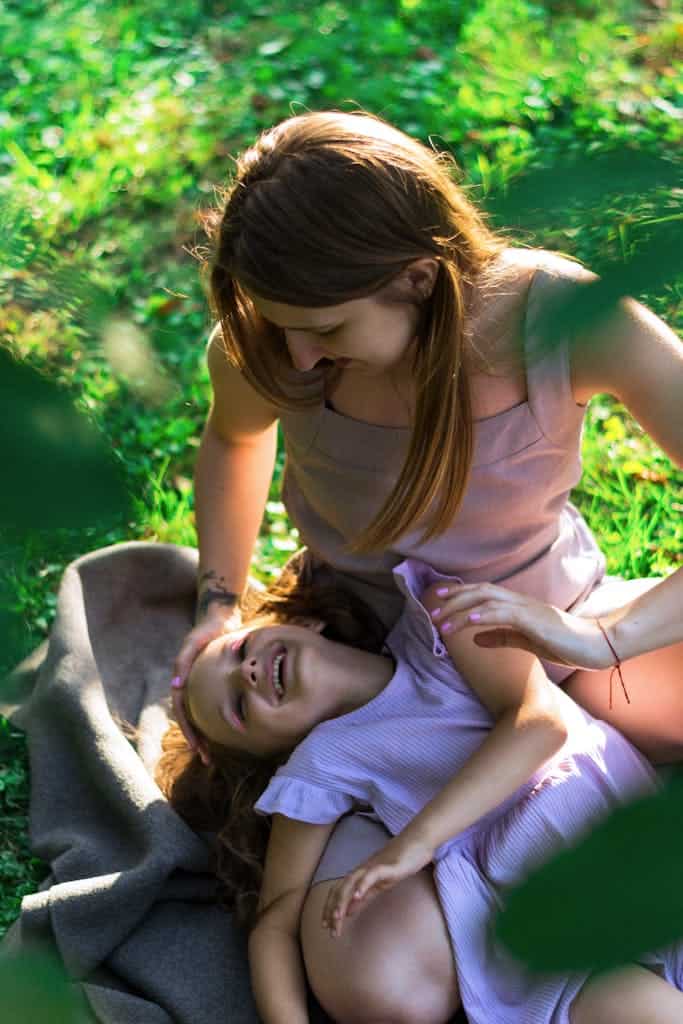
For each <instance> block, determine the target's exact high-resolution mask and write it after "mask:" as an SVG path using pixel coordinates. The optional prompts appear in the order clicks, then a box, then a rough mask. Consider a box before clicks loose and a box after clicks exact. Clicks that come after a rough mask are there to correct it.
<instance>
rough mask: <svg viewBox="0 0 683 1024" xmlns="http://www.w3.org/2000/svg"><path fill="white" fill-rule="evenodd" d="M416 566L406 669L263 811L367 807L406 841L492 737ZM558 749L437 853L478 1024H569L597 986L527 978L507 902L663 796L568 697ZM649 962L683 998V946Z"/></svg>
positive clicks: (301, 766) (640, 762)
mask: <svg viewBox="0 0 683 1024" xmlns="http://www.w3.org/2000/svg"><path fill="white" fill-rule="evenodd" d="M452 578H453V577H449V576H447V575H445V574H443V573H440V572H437V571H436V570H434V569H432V568H430V567H428V566H426V565H424V564H423V563H421V562H418V561H415V560H413V559H407V560H405V561H404V562H402V563H401V564H400V565H398V566H397V567H396V568H395V569H394V579H395V582H396V584H397V586H398V587H399V589H400V590H401V591H402V592H403V594H404V595H405V597H406V602H405V606H404V610H403V613H402V614H401V617H400V618H399V620H398V622H397V623H396V625H395V626H394V628H393V630H392V631H391V633H390V635H389V637H388V638H387V646H388V648H389V650H390V651H391V653H392V655H393V657H394V659H395V661H396V671H395V674H394V676H393V677H392V679H391V680H390V682H389V683H388V685H387V686H386V687H385V688H384V690H382V691H381V693H379V694H378V696H377V697H375V698H374V699H373V700H371V701H370V702H369V703H367V704H365V705H363V706H362V707H360V708H357V709H356V710H355V711H352V712H350V713H348V714H345V715H342V716H340V717H338V718H334V719H330V720H328V721H325V722H322V723H321V724H320V725H318V726H317V727H316V728H315V729H314V730H313V731H312V732H311V733H310V734H309V735H308V736H307V737H306V738H305V739H304V740H303V741H302V742H301V743H300V744H299V746H298V747H297V748H296V750H295V751H294V753H293V754H292V756H291V757H290V759H289V761H288V762H287V764H285V765H284V766H283V767H282V768H280V769H279V770H278V772H277V773H276V775H275V776H274V777H273V779H272V780H271V782H270V784H269V785H268V787H267V789H266V790H265V792H264V793H263V795H262V796H261V797H260V799H259V800H258V802H257V804H256V809H257V810H258V811H260V812H261V813H264V814H273V813H275V812H277V813H280V814H283V815H286V816H287V817H290V818H293V819H296V820H299V821H308V822H311V823H318V824H320V823H327V822H331V821H335V820H336V819H338V818H339V817H340V816H341V815H343V814H346V813H347V812H349V811H353V810H355V809H358V808H359V807H360V808H362V807H365V806H367V805H369V806H370V807H371V808H372V809H373V810H374V811H375V812H376V814H377V815H378V817H379V819H380V821H381V822H382V823H383V824H384V825H385V826H386V828H387V829H388V830H389V832H390V833H391V834H392V835H395V834H396V833H398V832H400V831H401V829H403V828H404V827H405V826H406V825H407V824H408V822H409V821H410V820H411V819H412V818H413V817H414V816H415V815H416V814H417V813H418V812H419V811H420V810H421V808H422V807H423V806H424V805H425V804H426V803H427V802H428V801H429V800H430V799H431V798H432V797H433V796H434V795H435V794H436V793H437V792H438V791H439V790H440V789H441V788H442V787H443V785H444V784H445V783H446V782H447V781H448V780H449V779H450V778H451V777H452V776H454V775H455V774H456V773H457V772H458V771H459V770H460V769H461V768H462V766H463V765H464V764H465V762H466V761H467V760H468V759H469V757H470V756H471V755H472V754H473V752H474V751H475V750H476V749H477V748H478V747H479V746H480V745H481V743H482V742H483V741H484V739H485V738H486V736H487V734H488V733H489V731H490V729H491V728H492V726H493V724H494V720H493V718H492V716H491V714H490V713H489V712H488V710H487V709H486V708H485V707H484V705H483V704H482V703H481V702H480V700H479V699H478V698H477V696H476V695H475V694H474V692H473V691H472V690H471V689H470V688H469V687H468V686H467V684H466V683H465V681H464V679H463V678H462V677H461V676H460V675H459V673H458V672H457V670H456V669H455V667H454V665H453V663H452V661H451V660H450V658H449V657H448V654H447V652H446V650H445V648H444V646H443V644H442V642H441V640H440V638H439V635H438V633H437V631H436V629H435V628H434V626H433V623H432V621H431V619H430V617H429V614H428V612H427V610H426V609H425V607H424V606H423V605H422V603H421V601H420V595H421V594H422V593H423V591H424V589H425V588H426V587H427V586H428V585H429V584H430V583H431V582H433V581H434V580H444V579H452ZM558 693H560V694H561V699H562V700H563V714H564V716H565V720H566V723H567V727H568V737H567V740H566V742H565V744H564V745H563V747H562V749H561V750H560V751H559V752H558V753H557V754H556V755H555V756H554V757H553V758H552V759H551V760H550V761H548V762H547V763H546V764H545V765H544V766H542V768H541V769H540V770H539V771H537V772H536V773H535V774H534V775H533V776H532V778H531V779H529V781H528V782H527V783H525V784H524V785H523V786H521V787H520V788H519V789H518V790H517V791H516V792H515V793H514V794H513V795H512V796H510V797H509V798H508V799H507V800H506V801H505V802H504V803H503V804H501V805H500V806H499V807H497V808H496V809H495V810H493V811H491V812H490V813H488V814H487V815H485V816H484V817H483V818H481V819H480V820H479V821H477V822H476V823H475V824H473V825H471V826H470V827H469V828H467V829H466V830H465V831H464V832H463V833H461V834H459V835H457V836H455V837H454V838H453V839H452V840H449V841H448V842H446V843H444V844H443V845H442V846H441V847H440V848H439V849H438V851H437V855H436V857H435V863H434V879H435V882H436V886H437V890H438V894H439V899H440V902H441V906H442V909H443V912H444V915H445V918H446V922H447V925H448V930H449V935H450V939H451V944H452V947H453V954H454V958H455V963H456V968H457V973H458V981H459V985H460V992H461V998H462V1003H463V1006H464V1008H465V1011H466V1013H467V1016H468V1020H469V1022H470V1024H569V1009H570V1006H571V1003H572V1000H573V999H574V998H575V996H576V995H577V993H578V992H579V990H580V989H581V987H582V985H583V984H584V982H585V981H586V978H587V976H588V975H587V974H585V973H572V974H542V975H539V974H530V973H529V972H527V971H526V970H525V969H524V968H523V967H522V966H521V965H520V964H519V963H517V962H516V961H515V960H514V959H513V958H512V957H510V956H509V954H507V953H506V952H505V951H504V950H503V949H502V948H501V947H500V946H499V945H498V944H497V943H495V942H494V941H493V938H492V935H491V931H490V923H491V921H492V919H493V916H494V914H495V912H496V911H497V910H498V909H499V907H500V906H501V905H502V903H503V901H504V899H505V891H506V889H507V888H508V887H509V886H511V885H514V884H515V883H516V882H518V881H520V880H521V879H523V878H524V877H525V875H526V874H528V872H529V871H530V870H531V869H532V868H533V867H534V866H536V865H537V864H539V863H541V862H542V861H544V860H547V859H548V858H549V857H550V856H552V854H553V853H554V852H556V851H557V850H559V849H560V848H563V847H565V846H567V845H569V844H571V843H573V842H575V841H576V840H577V839H578V838H579V837H580V836H581V835H582V833H584V831H586V830H587V829H590V827H591V826H592V825H594V824H595V823H596V822H598V821H599V820H600V819H602V818H604V817H605V816H606V815H607V814H608V813H609V812H610V810H612V809H614V808H616V807H617V806H618V805H619V804H621V803H623V802H627V801H628V800H629V799H630V798H633V797H635V796H637V795H639V794H642V793H647V792H652V791H654V790H656V788H657V786H658V779H657V775H656V773H655V771H654V769H653V768H652V766H651V765H650V764H649V762H648V761H646V760H645V758H644V757H643V756H642V755H641V754H640V753H639V752H638V751H637V750H636V749H635V747H633V746H632V745H631V743H629V741H628V740H626V739H625V738H624V737H623V736H622V735H621V734H620V733H619V732H617V731H616V730H615V729H613V728H612V727H611V726H609V725H607V724H606V723H604V722H600V721H597V720H595V719H593V718H592V717H591V716H590V715H589V714H588V713H587V712H585V711H584V710H583V709H582V708H580V707H579V706H578V705H577V704H575V703H574V702H573V701H572V700H571V699H570V698H569V697H566V696H565V695H564V694H563V693H562V691H560V690H558ZM643 963H646V964H647V965H648V966H650V967H652V968H653V969H655V970H656V971H657V972H658V973H659V974H661V976H662V977H664V978H665V979H666V980H667V981H669V982H671V983H672V984H674V985H676V986H677V987H678V988H682V989H683V943H679V944H676V945H674V946H670V947H667V948H666V949H664V950H661V951H657V952H654V953H652V954H648V956H647V957H645V958H644V959H643Z"/></svg>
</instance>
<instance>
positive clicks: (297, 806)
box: [254, 773, 355, 825]
mask: <svg viewBox="0 0 683 1024" xmlns="http://www.w3.org/2000/svg"><path fill="white" fill-rule="evenodd" d="M354 803H355V801H354V798H353V797H352V796H349V795H348V794H347V793H341V792H339V791H337V790H334V789H328V788H327V787H326V786H319V785H317V784H315V783H312V782H303V781H302V780H301V779H294V778H292V777H291V776H288V775H284V774H282V775H281V774H279V773H276V774H275V775H274V776H273V778H272V779H271V780H270V782H269V783H268V786H267V787H266V789H265V791H264V792H263V793H262V795H261V796H260V797H259V799H258V800H257V801H256V803H255V804H254V810H255V811H257V812H258V813H259V814H283V815H284V816H285V817H286V818H293V819H294V820H295V821H307V822H308V823H309V824H310V825H328V824H329V823H330V822H333V821H337V819H338V818H341V816H342V815H343V814H346V813H347V812H348V811H350V810H351V809H352V808H353V806H354Z"/></svg>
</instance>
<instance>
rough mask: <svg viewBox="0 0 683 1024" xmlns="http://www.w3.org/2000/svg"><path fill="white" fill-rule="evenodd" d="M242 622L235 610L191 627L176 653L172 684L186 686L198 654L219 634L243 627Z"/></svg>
mask: <svg viewBox="0 0 683 1024" xmlns="http://www.w3.org/2000/svg"><path fill="white" fill-rule="evenodd" d="M241 624H242V620H241V617H240V615H239V613H235V611H234V610H233V611H231V612H230V614H229V615H223V616H216V617H214V618H211V619H206V620H205V621H203V622H200V623H199V624H198V625H197V626H195V627H194V629H191V630H190V632H189V633H188V634H187V636H186V637H185V639H184V640H183V643H182V646H181V648H180V650H179V651H178V654H177V655H176V658H175V661H174V664H173V672H174V678H173V683H172V685H173V686H174V687H182V686H184V685H185V682H186V681H187V677H188V676H189V674H190V669H191V668H192V666H193V664H194V662H195V660H196V658H197V656H198V655H199V654H200V652H201V651H203V650H204V648H205V647H206V646H207V644H210V643H211V641H212V640H215V638H216V637H217V636H220V635H221V634H222V633H224V632H226V630H228V631H229V630H231V629H235V630H237V629H239V628H241Z"/></svg>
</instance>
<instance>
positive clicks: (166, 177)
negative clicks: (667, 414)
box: [0, 0, 683, 932]
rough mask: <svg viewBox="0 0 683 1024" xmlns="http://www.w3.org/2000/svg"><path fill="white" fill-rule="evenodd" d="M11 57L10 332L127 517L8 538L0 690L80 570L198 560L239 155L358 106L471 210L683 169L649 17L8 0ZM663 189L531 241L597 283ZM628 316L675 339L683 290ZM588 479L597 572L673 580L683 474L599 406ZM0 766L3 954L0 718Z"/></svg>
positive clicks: (263, 544) (20, 807) (273, 520)
mask: <svg viewBox="0 0 683 1024" xmlns="http://www.w3.org/2000/svg"><path fill="white" fill-rule="evenodd" d="M0 39H1V40H2V44H1V46H2V58H3V59H2V61H1V62H0V89H1V90H2V93H3V110H2V111H1V112H0V228H2V231H0V236H1V237H0V254H2V256H3V260H4V262H5V265H6V269H4V270H0V300H1V301H0V335H1V336H2V340H3V344H4V345H5V346H7V347H8V348H9V349H10V350H11V351H13V352H14V353H16V354H17V355H18V356H20V357H21V358H22V359H23V360H25V361H27V362H28V363H30V364H31V365H33V366H35V367H37V368H39V369H40V370H41V372H43V373H46V374H47V375H49V377H50V378H51V379H53V380H55V381H59V382H60V383H61V384H62V385H63V386H64V387H66V388H68V389H69V390H70V391H71V392H72V393H73V394H74V396H75V398H76V400H77V402H78V404H79V406H80V407H81V408H82V409H84V410H86V411H87V412H88V414H89V416H90V417H91V418H92V419H93V420H94V422H95V423H97V424H98V426H99V427H100V428H101V430H102V431H103V432H104V434H105V436H106V437H107V438H108V440H109V442H110V444H111V445H112V447H113V449H114V451H115V452H116V455H117V457H118V459H119V461H120V464H121V465H122V467H123V469H124V472H125V477H126V481H127V485H128V487H129V489H130V490H131V492H132V494H133V495H134V502H133V507H132V512H131V514H130V518H129V519H128V520H127V521H126V522H122V523H118V524H115V525H110V526H109V527H107V528H101V529H86V530H79V531H75V530H65V529H61V530H57V531H55V530H53V531H50V532H49V533H44V534H40V533H37V532H35V533H33V534H30V535H27V534H25V533H19V532H18V531H17V532H14V533H13V532H11V531H9V532H8V534H7V536H6V537H5V541H4V556H3V557H4V558H5V564H6V565H7V566H9V568H8V569H7V570H6V580H5V585H6V587H8V589H9V605H10V608H11V610H12V612H13V615H14V621H15V626H14V630H13V633H12V637H11V639H12V640H13V641H14V642H13V643H6V644H4V645H3V650H2V651H1V652H0V672H2V671H4V670H6V669H9V668H10V667H11V663H12V662H13V661H14V660H15V659H16V657H17V656H18V655H20V654H25V653H28V651H29V650H31V649H32V647H33V646H34V645H35V644H36V643H38V642H39V641H40V640H42V639H43V638H44V636H45V635H46V634H47V631H48V629H49V626H50V622H51V620H52V616H53V612H54V605H55V593H56V587H57V584H58V582H59V578H60V575H61V572H62V570H63V568H64V566H65V565H66V564H67V563H68V562H69V561H70V560H72V559H73V558H75V557H77V556H78V555H80V554H82V553H83V552H85V551H86V550H91V549H93V548H96V547H99V546H102V545H104V544H109V543H114V542H116V541H120V540H125V539H155V540H160V541H170V542H173V543H180V544H194V543H195V541H196V535H195V530H194V525H193V512H192V510H193V497H192V487H191V476H192V467H193V463H194V459H195V455H196V448H197V444H198V439H199V435H200V432H201V428H202V424H203V421H204V418H205V416H206V412H207V408H208V401H209V391H208V380H207V374H206V369H205V366H204V360H203V348H204V342H205V340H206V337H207V332H208V328H209V319H208V313H207V305H206V301H205V297H204V294H203V292H202V288H201V286H200V282H199V278H198V274H197V263H196V261H195V260H194V259H193V258H192V257H191V256H190V254H189V251H188V250H189V249H191V248H192V247H193V246H194V245H196V244H201V241H202V238H201V235H200V232H199V228H198V223H197V211H198V210H199V209H201V208H203V207H206V206H207V205H208V204H209V203H211V202H212V200H213V187H214V185H216V184H219V183H221V182H222V181H224V180H225V177H226V175H227V174H229V172H230V168H231V160H230V156H231V155H234V154H236V153H237V152H239V150H240V149H242V148H243V147H244V146H246V145H247V144H249V143H250V142H251V141H252V140H253V138H254V136H255V135H256V134H257V133H258V132H259V131H260V130H261V129H262V128H263V127H266V126H268V125H270V124H272V123H274V122H276V121H278V120H280V119H282V118H284V117H286V116H288V115H289V114H290V113H292V112H298V111H300V110H306V109H321V108H325V107H343V108H345V109H349V108H351V107H352V106H354V105H360V106H362V107H364V108H366V109H368V110H370V111H372V112H376V113H379V114H382V115H383V116H385V117H387V118H388V119H389V120H391V121H393V122H395V123H396V124H397V125H399V126H400V127H402V128H404V129H405V130H407V131H409V132H411V133H413V134H415V135H416V136H418V137H421V138H423V139H424V140H427V139H428V138H429V137H431V138H432V139H433V141H434V143H435V144H436V145H437V146H445V147H448V148H449V149H450V150H451V152H453V154H454V155H455V156H456V159H457V160H458V162H459V163H460V164H461V166H462V167H463V168H464V170H465V171H466V174H467V181H468V182H469V183H470V184H471V185H472V187H473V194H474V195H475V196H477V197H479V198H480V199H481V200H482V201H484V202H488V201H489V199H494V198H495V197H496V196H497V195H500V194H503V193H504V192H505V189H506V188H507V187H508V186H509V185H510V183H513V182H514V181H515V179H516V177H517V176H518V175H520V173H522V172H525V171H529V170H531V169H538V168H544V167H552V166H561V164H562V161H564V160H565V159H566V157H567V156H570V155H574V156H576V157H577V158H578V157H579V156H581V154H585V153H586V151H588V152H589V153H591V154H600V153H604V152H609V151H610V150H612V149H614V148H615V147H618V146H623V145H629V146H633V147H636V148H638V149H639V150H641V151H642V152H646V153H655V154H658V155H663V156H667V155H668V156H671V157H673V155H674V153H675V152H676V149H677V147H678V146H680V137H681V121H680V119H679V118H677V117H676V116H675V107H676V104H677V103H678V102H679V100H680V93H681V82H680V77H678V76H677V74H676V72H675V67H676V61H677V60H679V59H680V56H681V52H682V51H681V48H682V45H683V44H682V40H683V29H682V27H681V22H680V19H679V18H678V17H677V16H676V15H675V13H672V12H666V11H659V12H655V11H654V9H653V8H652V7H651V6H650V5H649V4H646V3H631V2H628V3H627V2H616V3H609V4H603V3H601V2H598V0H548V2H546V3H545V4H540V3H531V2H527V0H481V2H479V3H476V4H468V5H466V4H464V3H463V4H451V3H449V4H444V3H442V2H441V0H400V2H399V0H372V2H371V3H369V4H367V5H364V6H362V7H361V8H358V6H357V5H355V4H351V3H350V2H349V3H344V2H341V0H339V2H338V0H329V2H325V3H321V4H311V3H308V2H302V0H299V2H297V0H294V2H291V0H289V2H286V3H285V2H284V0H270V2H268V3H267V2H266V0H243V2H242V3H241V4H240V5H239V13H235V8H234V5H232V4H230V3H228V2H227V0H226V2H225V3H220V2H218V3H211V4H209V3H204V4H202V3H197V2H195V0H177V2H176V3H174V4H172V5H169V4H167V3H161V2H159V0H146V2H145V3H142V2H141V0H135V2H132V3H127V4H122V5H119V4H111V3H104V2H103V0H91V2H89V3H85V2H83V0H55V2H54V3H52V4H50V5H43V4H38V3H33V2H18V0H17V2H7V0H6V2H4V3H0ZM655 184H656V183H653V186H652V188H651V189H650V190H642V189H639V190H637V191H636V192H631V193H629V194H622V193H620V191H619V189H618V188H615V189H614V190H613V191H612V192H610V193H609V194H605V195H604V196H603V195H597V196H596V195H591V196H588V197H587V198H586V197H585V196H584V197H583V198H581V197H579V198H577V196H576V195H574V194H573V192H572V188H571V184H570V185H569V187H568V188H567V197H566V201H564V202H563V203H561V204H560V205H559V206H558V207H556V208H555V209H553V210H552V211H546V214H547V215H546V216H544V218H543V219H542V221H541V222H540V223H531V222H530V223H529V224H528V225H526V227H525V230H524V232H523V234H522V237H525V238H526V239H527V240H529V241H533V242H534V243H535V244H538V245H544V246H546V247H548V248H557V249H561V250H563V251H565V252H571V253H574V254H576V255H577V256H579V257H580V258H581V259H583V260H584V261H585V262H586V263H587V264H588V265H589V266H593V267H597V266H598V265H604V264H605V263H607V262H609V261H610V260H619V259H624V258H625V257H626V256H628V255H629V253H630V251H631V250H632V249H633V247H634V246H637V244H638V242H639V239H641V238H642V237H644V232H645V233H646V232H647V223H648V222H652V221H655V220H658V219H661V218H662V217H667V216H668V217H671V216H677V215H678V216H680V213H677V211H680V193H678V194H676V193H675V192H674V191H672V190H671V189H669V188H661V187H660V188H657V187H655ZM10 199H11V202H10ZM677 203H678V205H676V204H677ZM3 217H4V220H3ZM3 260H0V266H1V265H2V262H3ZM638 298H640V299H641V300H642V301H644V302H646V303H647V304H648V305H649V306H650V307H651V308H652V309H653V310H654V311H655V312H657V313H659V314H660V315H661V316H663V317H664V318H665V319H666V320H667V321H668V322H669V323H670V324H672V326H674V327H680V324H681V315H682V314H681V282H680V280H677V281H666V282H664V283H662V284H661V286H658V287H657V288H656V289H655V290H653V291H652V292H651V293H643V294H639V295H638ZM114 314H115V315H116V316H117V317H119V318H120V319H121V320H123V321H124V322H125V323H126V324H127V325H128V326H127V328H126V330H127V331H128V332H129V334H130V333H131V332H132V333H133V335H134V338H135V339H137V349H136V351H138V352H139V351H143V352H144V353H145V360H144V361H143V362H142V363H140V364H138V365H136V366H135V367H132V366H131V363H130V359H128V360H127V361H126V359H125V358H124V359H123V361H121V360H118V361H117V359H116V353H117V351H118V352H119V354H120V352H121V338H120V335H119V336H117V337H118V338H119V344H118V347H117V345H114V344H112V335H111V332H109V333H107V332H104V331H103V326H104V325H105V323H107V322H108V320H109V319H110V318H111V317H112V316H113V315H114ZM124 341H125V339H124ZM125 351H126V350H125V348H124V354H125ZM584 456H585V474H584V478H583V481H582V484H581V487H580V488H579V489H578V490H577V492H576V493H575V495H574V500H575V501H576V502H577V504H578V505H579V507H580V508H581V509H582V511H583V512H584V513H585V515H586V517H587V518H588V521H589V523H590V524H591V526H592V527H593V529H594V531H595V532H596V534H597V536H598V538H599V540H600V542H601V544H602V547H603V549H604V551H605V553H606V555H607V558H608V568H609V571H610V572H615V573H623V574H625V575H626V576H640V575H646V574H649V573H664V572H667V571H670V570H671V569H672V568H674V567H675V566H676V565H678V564H679V563H680V561H681V558H682V555H681V551H682V549H683V544H682V527H681V515H680V513H681V510H682V509H683V485H682V481H681V475H680V473H676V472H675V471H674V469H673V467H672V466H671V463H670V462H669V461H668V459H667V458H666V457H665V456H664V455H663V453H662V452H661V451H659V450H658V449H657V447H656V446H655V445H654V444H652V443H651V442H650V441H649V440H648V439H647V438H646V437H644V436H643V434H642V432H641V431H640V430H639V429H638V428H637V427H636V426H635V424H633V422H632V421H631V420H630V419H629V417H628V416H627V415H626V414H625V413H624V410H623V409H621V408H620V407H619V406H618V405H617V404H616V403H615V402H613V401H611V400H610V399H607V398H605V399H599V400H596V401H594V402H593V403H592V405H591V408H590V410H589V413H588V416H587V425H586V433H585V444H584ZM281 468H282V452H281V451H280V455H279V460H278V471H277V473H276V479H275V480H274V483H273V487H272V490H271V495H270V499H271V500H270V501H269V503H268V506H267V510H266V516H265V520H264V526H263V529H262V532H261V536H260V538H259V541H258V547H257V551H256V554H255V560H254V571H255V572H256V574H257V575H259V576H260V577H261V578H262V579H264V580H265V581H267V580H268V579H269V578H272V577H273V576H274V575H275V574H276V573H277V572H278V570H279V567H280V566H281V565H282V564H283V563H284V561H285V560H286V558H287V557H288V556H289V554H290V553H291V551H292V550H293V549H294V548H295V547H296V545H297V539H296V536H294V535H293V533H292V531H291V529H290V525H289V523H288V521H287V518H286V515H285V512H284V509H283V507H282V505H281V504H280V502H279V493H278V480H279V474H280V472H281ZM8 652H11V653H8ZM169 669H170V665H169ZM0 743H1V749H2V762H3V767H2V768H0V820H1V821H2V826H1V827H2V845H1V849H2V854H1V855H0V932H2V931H3V930H4V929H5V928H6V927H7V925H8V924H9V923H10V921H11V920H12V919H13V918H14V917H15V916H16V914H17V913H18V910H19V901H20V898H21V896H22V895H23V894H24V893H26V892H29V891H32V890H33V889H35V887H36V885H37V883H38V882H39V880H40V878H41V876H42V873H43V871H44V867H43V866H42V865H41V864H40V862H38V861H36V860H35V859H34V858H32V857H31V855H30V852H29V850H28V846H27V841H26V828H27V826H26V810H27V802H28V779H27V761H26V753H25V744H24V741H23V738H22V737H21V736H20V734H18V733H17V732H16V730H12V729H11V728H10V727H9V725H8V724H7V723H6V722H5V721H4V720H3V721H1V722H0Z"/></svg>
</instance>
